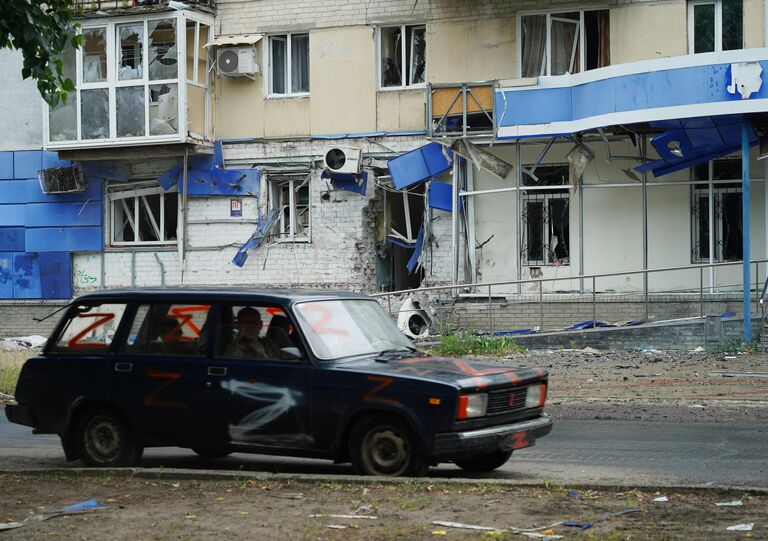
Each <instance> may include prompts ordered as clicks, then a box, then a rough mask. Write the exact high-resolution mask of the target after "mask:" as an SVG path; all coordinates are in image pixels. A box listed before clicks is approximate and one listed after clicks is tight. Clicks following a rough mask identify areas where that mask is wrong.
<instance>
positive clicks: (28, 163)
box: [13, 150, 43, 179]
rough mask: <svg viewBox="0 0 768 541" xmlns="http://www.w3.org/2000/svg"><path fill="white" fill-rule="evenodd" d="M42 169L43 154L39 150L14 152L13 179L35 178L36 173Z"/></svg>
mask: <svg viewBox="0 0 768 541" xmlns="http://www.w3.org/2000/svg"><path fill="white" fill-rule="evenodd" d="M42 168H43V152H42V151H41V150H22V151H18V150H17V151H16V152H15V153H14V156H13V178H16V179H22V178H37V173H38V171H40V169H42Z"/></svg>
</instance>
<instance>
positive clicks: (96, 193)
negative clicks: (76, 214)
mask: <svg viewBox="0 0 768 541" xmlns="http://www.w3.org/2000/svg"><path fill="white" fill-rule="evenodd" d="M26 189H27V192H26V193H27V203H52V202H54V201H101V200H102V199H103V193H102V189H101V179H90V178H89V179H87V180H86V186H85V191H84V192H80V193H62V194H56V195H53V194H52V195H46V194H44V193H43V192H42V190H40V181H39V180H37V179H29V180H27V181H26Z"/></svg>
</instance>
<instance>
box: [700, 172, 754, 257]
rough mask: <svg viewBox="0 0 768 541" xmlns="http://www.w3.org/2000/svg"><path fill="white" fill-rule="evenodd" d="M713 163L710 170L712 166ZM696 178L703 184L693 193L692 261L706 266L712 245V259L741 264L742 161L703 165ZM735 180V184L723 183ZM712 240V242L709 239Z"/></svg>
mask: <svg viewBox="0 0 768 541" xmlns="http://www.w3.org/2000/svg"><path fill="white" fill-rule="evenodd" d="M710 163H711V167H710ZM710 171H711V172H712V178H711V180H712V181H713V182H715V181H717V183H716V184H713V185H712V197H711V201H712V209H713V212H712V214H713V221H712V227H710V222H709V215H710V210H709V205H710V193H709V184H708V182H709V180H710ZM692 172H693V179H694V180H697V181H704V182H702V183H697V184H694V185H693V187H692V190H691V236H692V238H691V261H692V262H693V263H706V262H709V260H710V244H713V245H714V252H713V254H712V260H713V261H715V262H720V261H739V260H741V258H742V255H743V245H742V240H743V236H742V215H741V214H742V208H741V207H742V203H741V202H742V191H741V182H740V181H739V177H741V160H740V159H724V160H715V161H713V162H709V163H703V164H701V165H698V166H696V167H694V168H693V169H692ZM724 180H733V181H734V182H722V181H724ZM710 239H712V240H710Z"/></svg>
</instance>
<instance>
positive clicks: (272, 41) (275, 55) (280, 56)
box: [269, 36, 287, 94]
mask: <svg viewBox="0 0 768 541" xmlns="http://www.w3.org/2000/svg"><path fill="white" fill-rule="evenodd" d="M269 45H270V50H271V51H272V62H271V66H270V67H271V68H272V93H273V94H285V91H286V88H285V87H286V85H285V79H286V75H287V73H286V70H285V64H286V52H285V49H286V42H285V36H272V37H270V38H269Z"/></svg>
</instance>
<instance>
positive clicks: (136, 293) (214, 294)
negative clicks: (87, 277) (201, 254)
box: [73, 287, 371, 304]
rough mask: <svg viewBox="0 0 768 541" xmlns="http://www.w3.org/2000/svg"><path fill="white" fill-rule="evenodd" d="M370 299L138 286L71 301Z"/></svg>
mask: <svg viewBox="0 0 768 541" xmlns="http://www.w3.org/2000/svg"><path fill="white" fill-rule="evenodd" d="M331 299H371V297H368V296H367V295H365V294H362V293H353V292H350V291H334V290H328V289H294V288H290V289H289V288H285V289H269V288H266V289H261V288H250V287H221V288H218V287H205V288H202V287H167V288H142V289H106V290H103V291H98V292H94V293H86V294H84V295H81V296H79V297H77V298H75V299H74V300H73V302H86V301H101V302H105V301H119V302H149V301H169V302H211V301H225V302H243V303H245V302H276V303H281V304H292V303H294V302H299V301H307V300H314V301H317V300H331Z"/></svg>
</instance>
